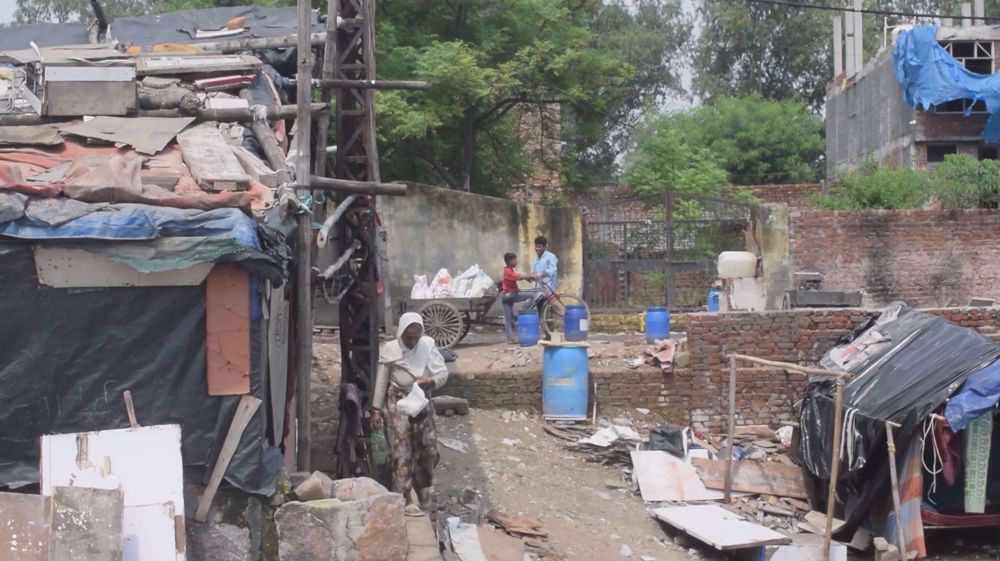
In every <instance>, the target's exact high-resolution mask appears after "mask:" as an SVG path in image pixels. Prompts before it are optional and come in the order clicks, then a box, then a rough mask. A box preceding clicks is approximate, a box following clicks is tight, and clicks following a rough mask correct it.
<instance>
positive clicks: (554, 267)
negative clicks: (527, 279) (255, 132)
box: [531, 236, 559, 295]
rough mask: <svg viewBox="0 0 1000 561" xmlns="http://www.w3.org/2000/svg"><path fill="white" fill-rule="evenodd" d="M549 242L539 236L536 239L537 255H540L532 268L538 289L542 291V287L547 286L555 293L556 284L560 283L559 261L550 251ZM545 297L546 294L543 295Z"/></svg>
mask: <svg viewBox="0 0 1000 561" xmlns="http://www.w3.org/2000/svg"><path fill="white" fill-rule="evenodd" d="M548 246H549V240H547V239H545V236H538V237H537V238H535V253H536V254H537V255H538V259H537V260H535V264H534V266H532V267H531V274H532V276H534V277H535V278H536V279H537V281H536V283H537V287H538V289H539V290H542V285H543V284H544V285H545V286H547V287H548V288H549V289H550V290H551V291H553V292H555V290H556V284H557V283H558V275H559V259H557V258H556V256H555V255H553V254H552V252H551V251H548V250H547V248H548ZM542 294H543V295H544V293H542Z"/></svg>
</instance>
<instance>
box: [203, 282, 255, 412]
mask: <svg viewBox="0 0 1000 561" xmlns="http://www.w3.org/2000/svg"><path fill="white" fill-rule="evenodd" d="M205 305H206V313H205V331H206V337H207V338H208V341H207V343H208V346H207V353H206V354H207V363H208V364H207V370H206V374H207V377H208V394H209V395H244V394H248V393H250V274H249V273H248V272H247V271H246V270H245V269H241V268H239V267H236V266H234V265H216V266H215V267H214V268H212V272H210V273H209V274H208V278H207V279H206V280H205Z"/></svg>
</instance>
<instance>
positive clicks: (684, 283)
mask: <svg viewBox="0 0 1000 561" xmlns="http://www.w3.org/2000/svg"><path fill="white" fill-rule="evenodd" d="M610 216H614V219H607V218H608V217H610ZM749 224H750V206H749V205H747V204H744V203H740V202H736V201H733V200H731V199H728V198H721V197H720V198H707V197H695V196H690V195H680V194H675V193H665V194H657V195H652V196H641V197H633V198H629V199H618V200H614V201H608V202H607V203H606V206H605V207H600V208H597V209H592V210H591V211H590V212H589V213H588V215H587V217H586V218H585V222H584V298H585V299H586V300H587V303H588V304H589V305H590V307H591V308H592V309H594V310H604V311H613V310H636V309H642V308H645V307H646V306H650V305H668V306H669V307H670V309H672V310H693V309H698V308H701V307H702V306H704V305H705V300H706V297H707V292H708V289H709V286H710V285H711V283H712V280H713V279H714V278H715V260H716V258H717V257H718V254H719V253H720V252H722V251H727V250H742V249H744V247H745V232H746V229H747V227H748V225H749Z"/></svg>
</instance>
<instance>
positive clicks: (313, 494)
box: [294, 471, 333, 502]
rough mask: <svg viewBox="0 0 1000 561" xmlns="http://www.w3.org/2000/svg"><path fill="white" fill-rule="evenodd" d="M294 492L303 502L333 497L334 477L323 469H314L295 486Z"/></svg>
mask: <svg viewBox="0 0 1000 561" xmlns="http://www.w3.org/2000/svg"><path fill="white" fill-rule="evenodd" d="M294 493H295V496H296V497H298V499H299V500H300V501H302V502H309V501H320V500H323V499H330V498H333V479H331V478H330V476H329V475H327V474H325V473H323V472H321V471H314V472H312V474H310V475H309V477H307V478H306V479H305V481H303V482H302V483H299V484H298V485H297V486H296V487H295V491H294Z"/></svg>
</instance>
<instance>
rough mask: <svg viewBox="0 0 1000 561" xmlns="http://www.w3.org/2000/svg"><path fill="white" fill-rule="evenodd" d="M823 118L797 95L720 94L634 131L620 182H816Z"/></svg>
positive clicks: (659, 185) (705, 188) (640, 185)
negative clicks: (623, 179) (778, 97)
mask: <svg viewBox="0 0 1000 561" xmlns="http://www.w3.org/2000/svg"><path fill="white" fill-rule="evenodd" d="M822 133H823V121H822V119H821V118H820V117H818V116H816V115H814V114H812V113H811V112H810V111H809V109H808V108H807V107H806V106H805V104H803V103H802V102H799V101H793V100H786V101H771V100H765V99H761V98H759V97H753V96H751V97H745V98H738V99H734V98H722V99H719V100H718V101H717V103H715V104H711V105H703V106H700V107H696V108H693V109H689V110H686V111H681V112H675V113H672V114H668V115H662V116H659V117H656V118H654V119H653V120H652V124H651V125H650V126H649V127H648V129H646V130H644V131H642V132H641V133H640V134H638V135H637V138H636V143H635V151H634V155H633V157H632V158H631V159H630V161H629V167H628V172H627V181H628V182H629V184H630V185H633V186H635V187H636V188H637V189H639V190H656V189H672V190H674V191H678V192H694V193H699V194H709V193H711V192H713V190H714V189H715V188H716V187H718V186H720V185H723V184H725V183H727V182H728V183H734V184H740V185H754V184H762V183H786V182H805V181H815V180H816V179H817V174H818V170H819V169H820V168H821V165H820V162H821V158H822V155H823V146H824V145H823V134H822Z"/></svg>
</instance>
